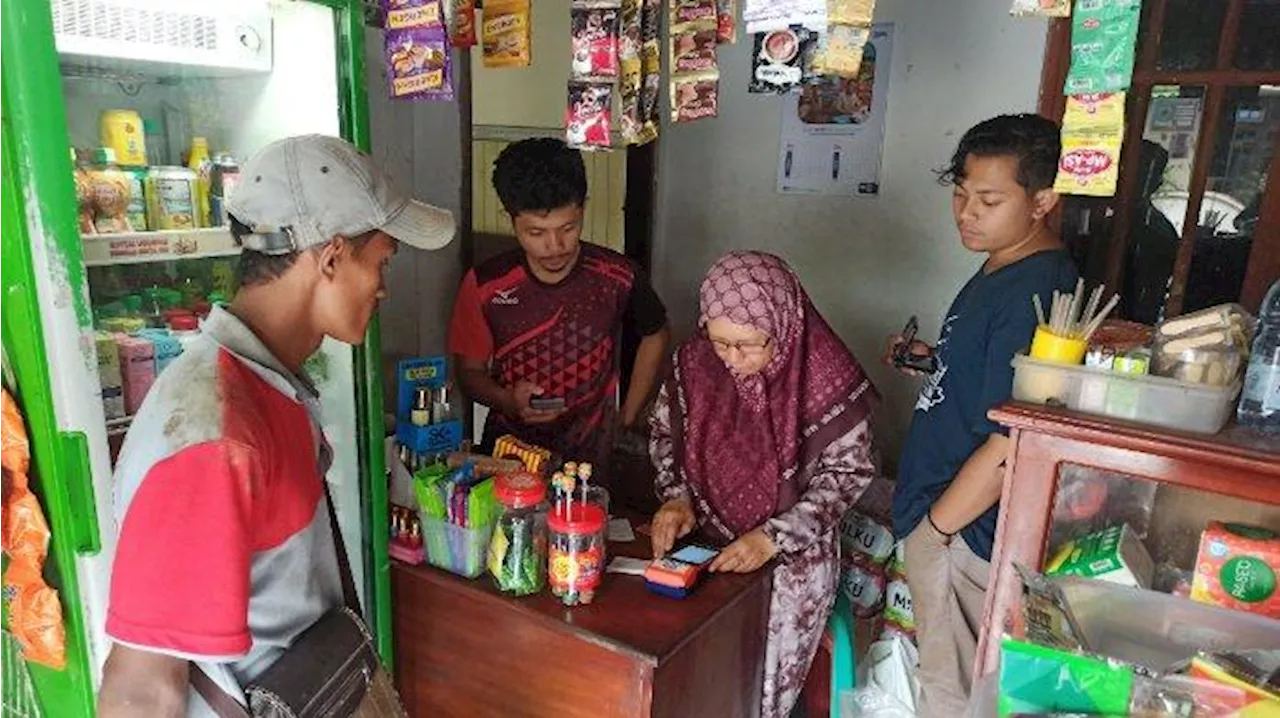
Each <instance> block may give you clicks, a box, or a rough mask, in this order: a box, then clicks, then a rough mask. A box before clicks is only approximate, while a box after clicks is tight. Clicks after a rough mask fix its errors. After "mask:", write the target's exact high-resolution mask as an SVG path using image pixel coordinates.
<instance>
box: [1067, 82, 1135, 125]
mask: <svg viewBox="0 0 1280 718" xmlns="http://www.w3.org/2000/svg"><path fill="white" fill-rule="evenodd" d="M1124 101H1125V93H1123V92H1090V93H1084V94H1080V95H1068V96H1067V106H1066V111H1065V112H1064V113H1063V116H1062V127H1063V131H1064V132H1065V131H1068V130H1070V129H1080V128H1083V127H1099V128H1104V129H1107V130H1111V131H1114V132H1123V130H1124Z"/></svg>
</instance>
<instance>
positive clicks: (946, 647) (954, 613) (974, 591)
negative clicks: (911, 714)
mask: <svg viewBox="0 0 1280 718" xmlns="http://www.w3.org/2000/svg"><path fill="white" fill-rule="evenodd" d="M906 554H907V556H906V560H907V585H908V586H909V587H910V589H911V608H912V612H913V613H914V615H915V619H916V642H917V643H918V644H919V646H920V671H919V674H918V675H919V679H920V705H919V706H918V709H917V714H918V715H919V716H920V718H934V717H935V716H937V717H939V718H941V717H944V716H945V717H946V718H954V717H955V716H959V715H963V714H964V712H965V710H966V707H967V705H968V702H969V689H970V688H971V686H970V682H971V680H972V677H973V664H974V659H975V657H976V655H977V652H978V630H979V628H980V627H981V626H982V609H983V603H984V602H985V600H986V592H987V580H988V578H989V576H990V573H991V564H990V563H988V562H986V561H983V560H982V559H981V558H979V557H978V556H977V555H976V554H974V553H973V551H970V550H969V546H968V545H967V544H965V542H964V539H962V538H960V536H959V535H957V536H955V537H954V538H952V539H951V542H950V544H948V543H947V541H946V538H945V537H944V536H943V535H942V534H941V533H939V532H938V531H937V530H936V529H934V528H933V525H932V524H930V523H929V520H928V519H927V518H926V519H924V520H923V521H921V522H920V525H919V526H917V527H916V529H915V530H914V531H912V532H911V535H910V536H908V537H907V542H906Z"/></svg>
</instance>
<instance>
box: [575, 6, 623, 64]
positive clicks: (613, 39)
mask: <svg viewBox="0 0 1280 718" xmlns="http://www.w3.org/2000/svg"><path fill="white" fill-rule="evenodd" d="M569 14H570V22H571V27H570V37H571V40H572V44H573V77H574V78H575V79H588V78H593V77H602V78H603V77H610V78H611V77H617V76H618V27H619V11H618V9H617V8H608V7H601V8H577V7H575V8H573V9H571V10H570V11H569Z"/></svg>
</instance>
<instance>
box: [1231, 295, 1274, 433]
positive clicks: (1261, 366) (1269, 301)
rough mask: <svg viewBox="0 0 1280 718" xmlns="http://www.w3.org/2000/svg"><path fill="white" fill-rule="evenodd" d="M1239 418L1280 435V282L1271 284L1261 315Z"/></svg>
mask: <svg viewBox="0 0 1280 718" xmlns="http://www.w3.org/2000/svg"><path fill="white" fill-rule="evenodd" d="M1237 418H1238V419H1239V421H1240V423H1241V424H1242V425H1244V426H1249V427H1253V428H1255V429H1261V430H1263V431H1268V432H1280V280H1276V281H1275V282H1273V283H1272V284H1271V289H1270V290H1268V291H1267V296H1266V298H1265V299H1263V300H1262V307H1261V308H1260V310H1259V312H1258V333H1257V334H1256V335H1254V339H1253V350H1252V351H1251V352H1250V354H1249V368H1248V370H1247V371H1246V372H1245V376H1244V391H1242V392H1241V393H1240V408H1239V410H1238V412H1237Z"/></svg>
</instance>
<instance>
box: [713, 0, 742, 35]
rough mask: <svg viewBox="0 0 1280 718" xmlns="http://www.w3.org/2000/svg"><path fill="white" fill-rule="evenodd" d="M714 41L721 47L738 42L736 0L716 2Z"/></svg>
mask: <svg viewBox="0 0 1280 718" xmlns="http://www.w3.org/2000/svg"><path fill="white" fill-rule="evenodd" d="M716 39H717V40H719V41H720V44H722V45H732V44H734V43H736V42H737V41H738V3H737V2H736V0H716Z"/></svg>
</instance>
